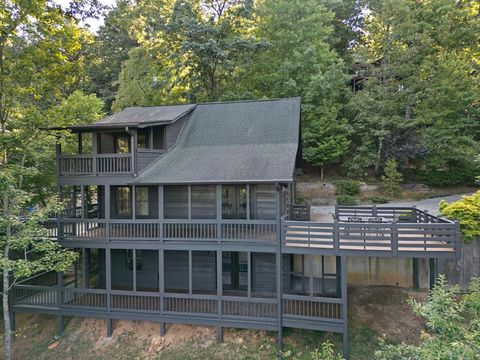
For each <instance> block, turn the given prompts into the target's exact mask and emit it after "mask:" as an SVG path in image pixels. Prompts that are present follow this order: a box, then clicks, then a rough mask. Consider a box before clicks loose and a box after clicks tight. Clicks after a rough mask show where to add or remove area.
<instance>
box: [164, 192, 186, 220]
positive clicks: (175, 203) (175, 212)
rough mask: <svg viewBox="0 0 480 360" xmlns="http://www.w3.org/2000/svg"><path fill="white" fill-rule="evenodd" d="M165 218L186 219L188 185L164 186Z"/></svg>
mask: <svg viewBox="0 0 480 360" xmlns="http://www.w3.org/2000/svg"><path fill="white" fill-rule="evenodd" d="M164 215H165V219H188V186H184V185H180V186H179V185H170V186H165V187H164Z"/></svg>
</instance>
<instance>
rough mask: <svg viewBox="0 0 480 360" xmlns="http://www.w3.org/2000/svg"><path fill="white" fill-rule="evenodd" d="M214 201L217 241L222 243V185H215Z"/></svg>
mask: <svg viewBox="0 0 480 360" xmlns="http://www.w3.org/2000/svg"><path fill="white" fill-rule="evenodd" d="M215 199H216V208H217V228H216V231H217V234H216V235H217V241H218V243H219V244H220V243H221V242H222V185H217V186H216V189H215ZM220 275H221V274H220Z"/></svg>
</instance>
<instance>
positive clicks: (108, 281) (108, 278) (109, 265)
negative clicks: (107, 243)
mask: <svg viewBox="0 0 480 360" xmlns="http://www.w3.org/2000/svg"><path fill="white" fill-rule="evenodd" d="M111 251H112V250H111V249H110V248H106V249H105V268H106V269H105V283H106V284H105V288H106V290H107V311H108V312H110V308H111V303H110V301H111V298H110V294H111V292H112V257H111Z"/></svg>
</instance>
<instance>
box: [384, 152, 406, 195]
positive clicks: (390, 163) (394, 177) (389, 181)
mask: <svg viewBox="0 0 480 360" xmlns="http://www.w3.org/2000/svg"><path fill="white" fill-rule="evenodd" d="M402 180H403V176H402V173H400V172H399V171H398V165H397V162H396V161H395V159H388V160H387V162H386V163H385V169H384V175H383V176H382V182H383V188H384V190H385V193H386V194H387V195H388V196H389V197H390V198H394V197H395V195H396V194H398V192H399V191H400V183H401V182H402Z"/></svg>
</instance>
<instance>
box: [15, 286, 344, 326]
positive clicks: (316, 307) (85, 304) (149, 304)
mask: <svg viewBox="0 0 480 360" xmlns="http://www.w3.org/2000/svg"><path fill="white" fill-rule="evenodd" d="M11 299H12V305H13V307H14V308H25V307H47V308H56V309H61V308H62V309H66V310H68V309H76V310H79V309H82V310H88V311H111V312H135V313H138V312H143V313H149V314H156V315H160V316H162V315H163V316H170V317H171V316H182V317H187V318H188V317H201V318H203V319H205V318H207V319H208V318H209V319H216V320H225V321H231V320H242V321H249V320H250V321H255V322H262V321H276V320H277V319H278V300H277V299H275V298H255V297H240V296H224V295H205V294H181V293H163V294H162V293H160V292H139V291H123V290H122V291H120V290H105V289H85V288H74V287H63V288H59V287H56V286H52V287H44V286H30V285H15V286H14V287H13V289H12V295H11ZM59 300H60V301H59ZM341 305H342V299H340V298H325V297H310V296H299V295H288V294H283V296H282V316H283V317H285V318H286V319H301V320H327V321H332V322H335V321H336V322H341V321H342V310H341Z"/></svg>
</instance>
